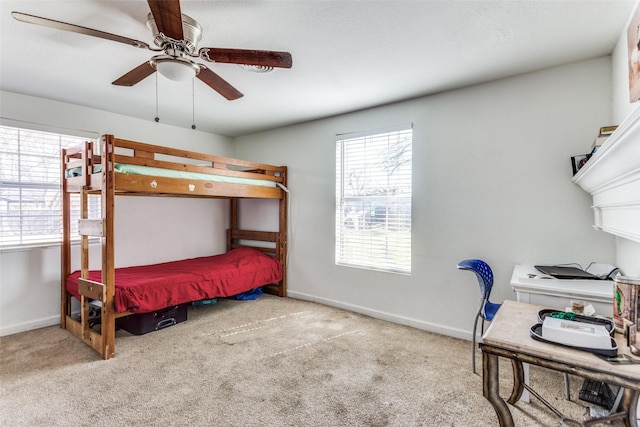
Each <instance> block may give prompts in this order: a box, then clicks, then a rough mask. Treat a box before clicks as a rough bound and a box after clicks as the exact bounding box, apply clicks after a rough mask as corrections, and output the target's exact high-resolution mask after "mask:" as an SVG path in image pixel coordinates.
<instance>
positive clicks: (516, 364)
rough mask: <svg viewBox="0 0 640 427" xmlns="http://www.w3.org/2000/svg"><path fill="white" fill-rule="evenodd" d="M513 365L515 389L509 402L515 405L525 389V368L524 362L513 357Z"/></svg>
mask: <svg viewBox="0 0 640 427" xmlns="http://www.w3.org/2000/svg"><path fill="white" fill-rule="evenodd" d="M511 367H512V368H513V390H512V391H511V396H510V397H509V399H507V402H509V403H511V404H512V405H515V404H516V403H517V402H518V400H520V398H521V397H522V392H523V391H524V383H525V381H524V368H523V366H522V362H520V361H519V360H516V359H511ZM527 400H528V399H527Z"/></svg>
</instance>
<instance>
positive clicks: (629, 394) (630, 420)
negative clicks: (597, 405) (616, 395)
mask: <svg viewBox="0 0 640 427" xmlns="http://www.w3.org/2000/svg"><path fill="white" fill-rule="evenodd" d="M638 405H640V391H638V390H630V389H628V388H627V389H625V390H624V394H623V395H622V401H621V402H620V408H619V409H618V410H619V411H622V412H626V413H627V414H628V416H627V418H626V419H625V420H624V424H625V426H628V427H638Z"/></svg>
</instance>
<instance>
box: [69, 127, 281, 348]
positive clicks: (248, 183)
mask: <svg viewBox="0 0 640 427" xmlns="http://www.w3.org/2000/svg"><path fill="white" fill-rule="evenodd" d="M94 148H95V147H94V144H93V143H92V142H90V141H87V142H85V143H84V144H82V145H81V146H78V147H74V148H69V149H64V150H62V153H61V157H62V176H61V182H62V206H63V212H62V214H63V215H62V217H63V245H62V256H61V259H62V269H61V273H62V274H61V276H62V277H61V308H60V326H61V327H62V328H64V329H67V330H69V331H70V332H71V333H72V334H73V335H75V336H76V337H78V338H80V339H81V340H82V341H84V342H85V343H86V344H88V345H89V346H90V347H92V348H93V349H94V350H96V351H97V352H98V353H100V355H101V356H102V358H103V359H109V358H111V357H113V356H114V355H115V331H116V319H117V318H119V317H123V316H128V315H131V314H132V313H133V312H134V311H135V310H131V311H129V310H126V311H120V312H118V310H117V309H116V304H115V297H116V292H117V291H118V290H119V285H118V286H117V285H116V280H115V279H116V268H115V265H114V259H115V257H114V251H115V241H114V215H115V201H114V199H115V196H119V195H131V196H172V197H207V198H225V199H229V200H230V202H229V209H230V227H229V229H228V230H227V250H228V251H232V250H234V249H236V248H241V247H250V248H252V249H253V250H254V251H255V250H256V249H257V250H259V251H261V252H262V253H266V254H268V255H270V256H271V257H274V258H275V259H276V260H277V261H278V262H279V263H280V265H279V267H280V266H281V275H280V276H279V277H280V278H281V280H279V282H277V283H269V284H265V286H264V287H263V290H264V291H265V292H267V293H272V294H275V295H278V296H280V297H285V296H286V295H287V287H286V260H287V193H288V191H287V190H286V185H287V168H286V166H272V165H267V164H261V163H256V162H249V161H244V160H237V159H231V158H226V157H220V156H214V155H209V154H202V153H195V152H191V151H186V150H180V149H175V148H168V147H161V146H156V145H150V144H145V143H140V142H134V141H127V140H123V139H118V138H115V137H114V136H113V135H103V136H102V137H101V150H100V153H101V154H100V155H97V154H95V153H94ZM176 159H178V160H176ZM174 173H177V175H178V176H177V177H175V176H174ZM72 194H79V198H80V204H79V206H80V212H79V218H80V219H79V221H78V232H79V234H80V236H81V241H80V254H81V255H80V270H79V278H76V288H74V289H73V291H72V292H70V289H71V288H70V287H69V286H68V282H69V279H70V277H71V275H72V274H71V273H72V272H71V197H72V196H71V195H72ZM91 194H94V195H96V194H98V195H100V198H101V215H100V219H89V216H88V205H89V204H88V198H89V195H91ZM243 198H260V199H277V200H278V206H279V230H278V231H277V232H266V231H251V230H240V229H238V225H239V209H240V203H239V200H240V199H243ZM90 237H99V238H100V240H101V243H102V254H101V257H102V259H101V263H102V266H101V270H100V274H99V277H100V280H92V279H95V274H92V275H91V278H90V271H89V238H90ZM258 242H268V244H262V243H258ZM265 246H266V247H265ZM91 273H95V272H91ZM74 295H75V297H76V298H79V301H80V316H79V318H78V316H72V313H71V309H72V300H73V298H74ZM220 296H226V295H220ZM210 297H214V295H210ZM92 301H94V302H95V301H99V302H100V304H99V305H100V307H101V309H100V310H101V315H100V329H99V331H96V330H94V329H93V328H92V327H91V324H90V303H91V302H92ZM119 308H120V310H122V307H119Z"/></svg>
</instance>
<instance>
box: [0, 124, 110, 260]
mask: <svg viewBox="0 0 640 427" xmlns="http://www.w3.org/2000/svg"><path fill="white" fill-rule="evenodd" d="M86 140H87V138H81V137H76V136H68V135H60V134H55V133H49V132H41V131H34V130H27V129H21V128H16V127H9V126H0V246H1V247H7V246H21V245H35V244H42V243H53V242H60V241H61V240H62V210H61V209H62V208H61V191H60V173H61V172H60V168H61V166H60V150H61V148H67V147H72V146H75V145H79V144H81V143H82V142H83V141H86ZM72 196H77V195H72ZM71 200H72V212H75V217H73V216H72V218H71V225H72V229H71V236H72V238H77V237H78V233H77V225H78V212H79V203H80V199H79V197H72V199H71ZM73 204H75V206H73ZM99 212H100V197H99V196H90V197H89V215H90V216H94V217H95V215H96V214H99Z"/></svg>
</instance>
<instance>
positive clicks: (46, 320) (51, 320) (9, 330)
mask: <svg viewBox="0 0 640 427" xmlns="http://www.w3.org/2000/svg"><path fill="white" fill-rule="evenodd" d="M59 324H60V315H59V314H57V315H55V316H50V317H43V318H40V319H35V320H29V321H27V322H22V323H17V324H15V325H8V326H1V327H0V337H4V336H6V335H13V334H17V333H19V332H26V331H31V330H33V329H40V328H46V327H47V326H54V325H59Z"/></svg>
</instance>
